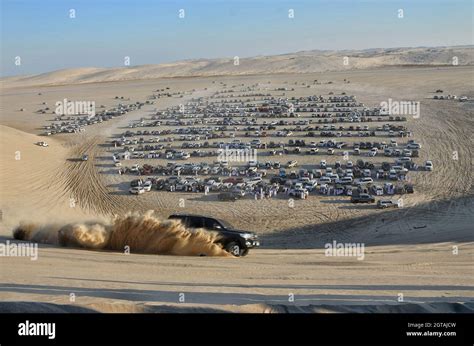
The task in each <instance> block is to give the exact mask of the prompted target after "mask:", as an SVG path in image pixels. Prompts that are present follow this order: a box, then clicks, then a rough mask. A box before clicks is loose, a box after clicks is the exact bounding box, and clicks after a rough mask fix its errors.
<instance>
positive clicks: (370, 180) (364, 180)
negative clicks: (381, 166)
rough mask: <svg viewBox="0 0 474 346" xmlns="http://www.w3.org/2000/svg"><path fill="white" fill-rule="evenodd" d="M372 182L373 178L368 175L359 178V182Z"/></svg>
mask: <svg viewBox="0 0 474 346" xmlns="http://www.w3.org/2000/svg"><path fill="white" fill-rule="evenodd" d="M373 182H374V180H373V179H372V178H369V177H364V178H360V179H359V184H371V183H373Z"/></svg>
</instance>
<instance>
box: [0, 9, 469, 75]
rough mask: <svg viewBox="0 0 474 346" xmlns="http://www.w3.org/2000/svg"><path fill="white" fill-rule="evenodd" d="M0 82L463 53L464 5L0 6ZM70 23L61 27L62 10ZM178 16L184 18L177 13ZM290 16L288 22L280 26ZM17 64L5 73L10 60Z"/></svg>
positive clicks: (465, 38) (465, 40) (466, 18)
mask: <svg viewBox="0 0 474 346" xmlns="http://www.w3.org/2000/svg"><path fill="white" fill-rule="evenodd" d="M0 3H1V22H2V23H1V61H0V62H1V71H0V73H1V75H2V76H8V75H19V74H31V73H42V72H47V71H52V70H57V69H63V68H71V67H89V66H93V67H116V66H124V57H125V56H129V57H130V63H131V65H132V66H133V65H143V64H157V63H163V62H171V61H177V60H185V59H195V58H216V57H233V56H236V55H237V56H239V57H248V56H255V55H271V54H281V53H288V52H296V51H301V50H312V49H337V50H340V49H365V48H378V47H408V46H444V45H466V44H473V31H474V29H473V3H474V2H473V1H472V0H399V1H395V0H253V1H252V0H174V1H171V0H155V1H152V0H73V1H69V0H0ZM70 9H74V10H75V11H76V18H74V19H71V18H69V10H70ZM180 9H184V10H185V18H184V19H180V18H179V17H178V11H179V10H180ZM289 9H294V14H295V17H294V18H293V19H289V18H288V10H289ZM398 9H403V10H404V18H403V19H399V18H398V17H397V15H398V13H397V11H398ZM16 56H20V57H21V65H20V66H16V65H15V57H16Z"/></svg>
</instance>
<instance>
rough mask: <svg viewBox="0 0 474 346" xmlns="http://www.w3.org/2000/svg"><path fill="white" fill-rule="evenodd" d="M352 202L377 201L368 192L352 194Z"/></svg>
mask: <svg viewBox="0 0 474 346" xmlns="http://www.w3.org/2000/svg"><path fill="white" fill-rule="evenodd" d="M351 202H352V203H375V198H374V197H373V196H371V195H369V194H367V193H361V194H360V195H358V196H354V195H352V196H351Z"/></svg>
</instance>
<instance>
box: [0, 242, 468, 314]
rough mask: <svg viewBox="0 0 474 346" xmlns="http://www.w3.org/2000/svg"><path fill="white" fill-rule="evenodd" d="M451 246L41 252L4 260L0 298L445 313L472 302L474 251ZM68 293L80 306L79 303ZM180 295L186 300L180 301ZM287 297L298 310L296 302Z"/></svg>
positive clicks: (119, 305) (100, 304)
mask: <svg viewBox="0 0 474 346" xmlns="http://www.w3.org/2000/svg"><path fill="white" fill-rule="evenodd" d="M452 246H453V243H440V244H436V245H432V244H431V245H402V246H380V247H370V248H368V249H366V254H365V259H364V260H363V261H359V260H357V259H356V258H348V257H346V258H341V257H327V256H325V255H324V251H323V250H268V249H262V250H256V251H253V252H252V254H251V255H250V256H248V257H246V258H241V259H234V258H211V257H198V258H196V257H194V258H189V257H176V256H155V255H137V254H131V255H126V254H121V253H108V252H94V251H85V250H73V249H64V248H63V249H60V248H51V247H48V246H41V247H40V249H39V258H38V260H37V261H30V259H29V258H4V259H2V263H3V266H2V267H3V269H2V276H3V280H2V281H3V282H2V284H0V297H1V300H2V301H7V302H14V301H33V302H47V303H54V304H61V305H73V306H77V307H84V308H89V309H93V310H99V311H105V312H126V311H150V312H152V311H156V312H159V311H160V310H161V311H166V310H167V311H173V310H175V309H177V311H179V310H180V309H196V308H197V307H201V308H203V309H204V311H213V310H217V311H219V310H220V311H222V310H224V311H235V312H243V311H250V312H264V311H267V312H271V311H285V309H287V310H288V311H293V312H296V311H302V312H303V311H320V312H322V311H328V312H329V311H338V310H339V311H344V309H346V311H351V309H353V310H354V311H363V310H365V309H368V310H369V311H384V309H385V310H386V311H397V310H402V309H403V307H401V306H400V305H401V304H400V302H398V297H399V294H400V293H401V294H403V300H404V302H403V303H412V304H420V305H414V306H412V310H411V311H421V312H423V311H430V309H432V311H439V312H448V311H453V310H454V309H455V308H456V303H458V302H470V301H473V299H474V293H473V292H474V290H473V288H474V283H473V280H472V276H469V275H466V274H467V273H468V272H469V270H470V268H471V269H472V264H471V263H472V258H473V257H472V256H473V254H474V252H473V250H474V247H473V243H469V244H463V245H461V246H459V254H458V255H453V253H452ZM71 293H74V295H75V299H76V300H75V302H73V303H71V301H70V294H71ZM180 293H184V302H180V301H179V297H180ZM290 294H291V295H293V296H294V302H293V301H289V298H290ZM427 302H428V303H431V304H433V303H444V304H433V307H431V308H430V306H429V305H428V306H427V305H423V304H422V303H427ZM163 305H169V307H168V308H167V309H166V308H164V307H163ZM285 305H286V306H288V307H284V306H285ZM323 305H327V307H324V306H323ZM380 305H391V308H390V307H386V308H383V307H381V306H380ZM436 305H438V306H437V307H436ZM341 306H346V307H345V308H344V307H341ZM2 307H3V308H5V309H7V308H8V309H10V308H12V306H11V305H10V306H8V305H7V306H5V305H3V306H2V305H0V308H2ZM13 307H14V305H13ZM43 308H45V309H46V306H45V305H44V306H43ZM65 309H67V308H65ZM191 311H192V310H191ZM195 312H197V310H195Z"/></svg>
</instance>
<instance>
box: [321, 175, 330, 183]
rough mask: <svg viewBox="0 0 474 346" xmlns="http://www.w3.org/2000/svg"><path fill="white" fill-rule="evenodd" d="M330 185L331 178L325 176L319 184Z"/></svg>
mask: <svg viewBox="0 0 474 346" xmlns="http://www.w3.org/2000/svg"><path fill="white" fill-rule="evenodd" d="M329 183H331V177H327V176H324V177H321V178H320V179H319V184H329Z"/></svg>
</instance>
